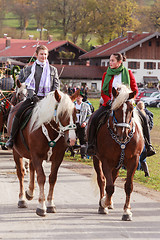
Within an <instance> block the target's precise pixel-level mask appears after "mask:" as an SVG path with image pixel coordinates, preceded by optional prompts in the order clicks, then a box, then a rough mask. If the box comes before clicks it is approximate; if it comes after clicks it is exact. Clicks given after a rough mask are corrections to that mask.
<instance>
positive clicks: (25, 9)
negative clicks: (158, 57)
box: [0, 0, 160, 50]
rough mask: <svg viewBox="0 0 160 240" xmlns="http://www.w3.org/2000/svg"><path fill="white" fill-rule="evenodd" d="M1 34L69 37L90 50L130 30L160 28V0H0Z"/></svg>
mask: <svg viewBox="0 0 160 240" xmlns="http://www.w3.org/2000/svg"><path fill="white" fill-rule="evenodd" d="M0 13H1V18H0V37H3V36H4V34H6V35H7V36H9V37H12V38H28V36H29V35H30V37H33V38H34V39H37V38H39V39H47V38H48V36H49V35H53V40H60V39H61V40H62V39H63V40H64V39H68V40H70V41H72V42H73V43H75V44H77V45H79V46H81V47H82V48H84V49H86V50H89V48H90V47H91V45H98V44H104V43H106V42H108V41H110V40H112V39H114V38H116V37H118V36H124V35H126V32H127V31H135V32H155V31H160V1H159V0H58V1H57V0H45V1H44V0H0Z"/></svg>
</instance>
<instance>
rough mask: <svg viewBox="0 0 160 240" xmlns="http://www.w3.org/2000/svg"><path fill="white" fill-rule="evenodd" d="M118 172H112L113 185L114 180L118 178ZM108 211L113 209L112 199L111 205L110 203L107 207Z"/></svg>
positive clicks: (115, 170) (116, 170)
mask: <svg viewBox="0 0 160 240" xmlns="http://www.w3.org/2000/svg"><path fill="white" fill-rule="evenodd" d="M118 172H119V170H118V169H114V170H113V171H112V179H113V184H114V183H115V180H116V179H117V177H118ZM108 209H114V206H113V200H112V198H111V203H110V205H109V206H108Z"/></svg>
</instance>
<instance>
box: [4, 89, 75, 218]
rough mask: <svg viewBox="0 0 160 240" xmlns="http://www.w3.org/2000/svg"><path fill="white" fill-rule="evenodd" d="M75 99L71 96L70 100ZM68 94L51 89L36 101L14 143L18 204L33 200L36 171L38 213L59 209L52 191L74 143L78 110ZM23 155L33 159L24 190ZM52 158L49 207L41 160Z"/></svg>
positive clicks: (52, 211) (13, 110)
mask: <svg viewBox="0 0 160 240" xmlns="http://www.w3.org/2000/svg"><path fill="white" fill-rule="evenodd" d="M71 98H72V99H71ZM71 98H70V97H69V96H68V95H67V94H64V93H62V92H60V91H57V90H56V91H55V92H50V93H49V94H48V95H47V96H46V97H45V98H43V99H42V100H40V101H39V102H37V103H36V105H35V107H34V109H33V112H32V116H31V118H30V120H29V121H28V123H26V127H23V130H22V129H20V130H19V132H18V134H17V136H16V139H15V142H14V146H13V157H14V161H15V163H16V167H17V176H18V179H19V183H20V192H19V201H18V207H20V208H24V207H27V205H26V200H25V196H26V198H27V199H28V200H31V199H32V198H33V196H34V188H35V171H36V174H37V182H38V185H39V205H38V206H37V210H36V213H37V215H39V216H45V215H46V211H47V212H48V213H54V212H55V211H56V208H55V205H54V202H53V191H54V186H55V183H56V179H57V173H58V168H59V166H60V164H61V162H62V160H63V157H64V154H65V150H66V148H67V146H68V144H70V145H71V146H72V145H74V144H75V141H76V134H75V128H76V125H75V124H74V123H75V120H76V109H75V107H74V104H73V102H72V100H74V99H75V98H76V95H74V96H72V97H71ZM20 104H21V103H19V104H17V105H16V106H15V107H14V108H13V109H12V110H11V112H10V114H9V118H8V131H9V132H10V130H11V124H12V119H13V117H14V115H15V113H16V112H17V110H18V108H19V106H20ZM22 135H23V137H22ZM23 157H25V158H27V159H29V160H30V162H29V169H30V181H29V189H28V190H27V191H26V194H25V193H24V169H23ZM44 160H47V161H51V172H50V175H49V185H50V187H49V193H48V197H47V208H46V204H45V193H44V184H45V181H46V176H45V173H44V169H43V166H42V163H43V161H44Z"/></svg>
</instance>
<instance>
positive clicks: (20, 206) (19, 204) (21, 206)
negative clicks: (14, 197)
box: [18, 200, 27, 208]
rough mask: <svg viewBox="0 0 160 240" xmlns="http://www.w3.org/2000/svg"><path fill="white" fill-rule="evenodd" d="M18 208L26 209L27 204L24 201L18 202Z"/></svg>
mask: <svg viewBox="0 0 160 240" xmlns="http://www.w3.org/2000/svg"><path fill="white" fill-rule="evenodd" d="M18 207H19V208H27V203H26V202H25V201H24V200H20V201H18Z"/></svg>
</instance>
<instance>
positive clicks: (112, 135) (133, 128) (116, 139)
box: [108, 112, 135, 169]
mask: <svg viewBox="0 0 160 240" xmlns="http://www.w3.org/2000/svg"><path fill="white" fill-rule="evenodd" d="M111 116H113V121H115V120H116V119H115V116H114V112H112V114H111ZM113 126H114V123H113ZM116 126H118V127H127V128H129V129H130V128H131V126H130V124H127V123H116ZM108 130H109V132H110V135H111V137H112V139H114V141H115V142H116V143H118V144H119V146H120V148H121V156H120V160H119V163H118V166H117V167H116V169H119V168H120V167H122V165H123V161H124V157H125V148H126V145H127V144H128V143H129V142H130V140H131V139H132V137H133V135H134V133H135V122H134V121H132V129H131V131H130V133H129V134H128V136H127V138H126V139H125V140H124V141H120V140H119V139H118V137H117V135H116V134H115V133H114V132H113V130H112V129H111V127H110V124H109V119H108Z"/></svg>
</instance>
